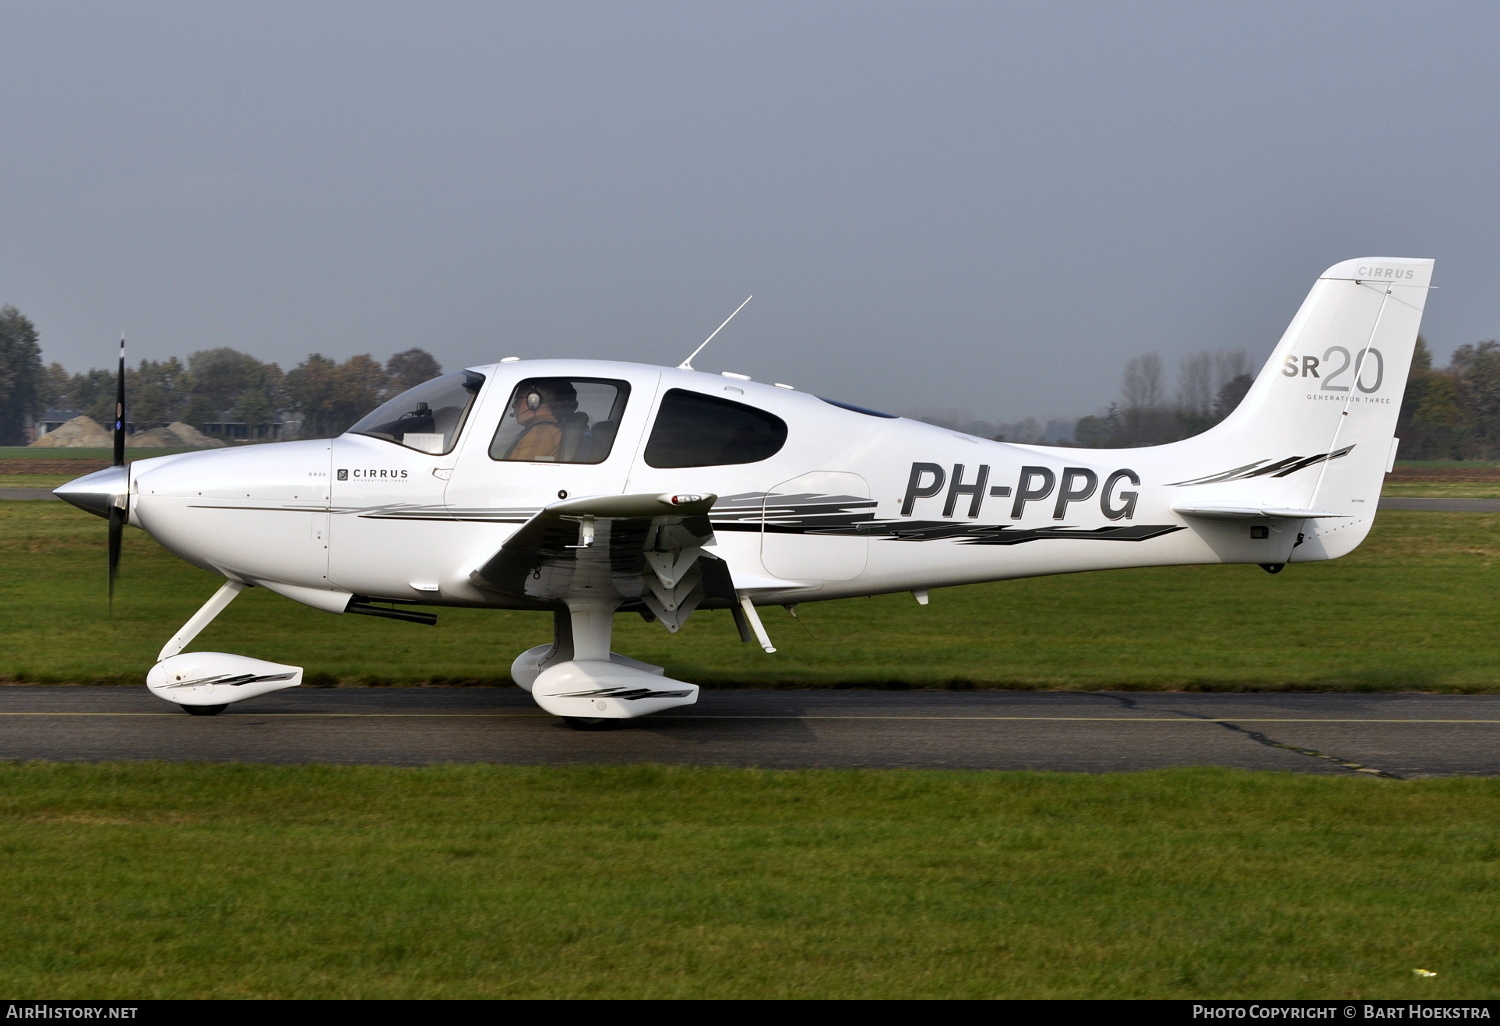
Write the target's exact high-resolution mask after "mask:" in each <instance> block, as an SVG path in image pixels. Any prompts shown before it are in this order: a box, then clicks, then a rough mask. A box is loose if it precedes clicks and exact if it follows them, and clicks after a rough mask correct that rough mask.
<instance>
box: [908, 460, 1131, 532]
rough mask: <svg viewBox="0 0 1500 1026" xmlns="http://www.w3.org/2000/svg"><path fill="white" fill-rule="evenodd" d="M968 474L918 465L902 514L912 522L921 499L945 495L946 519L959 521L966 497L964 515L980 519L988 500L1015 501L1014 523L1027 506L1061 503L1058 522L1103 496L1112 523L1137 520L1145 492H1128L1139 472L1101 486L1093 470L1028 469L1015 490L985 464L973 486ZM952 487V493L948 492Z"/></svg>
mask: <svg viewBox="0 0 1500 1026" xmlns="http://www.w3.org/2000/svg"><path fill="white" fill-rule="evenodd" d="M966 473H967V471H966V470H965V468H964V465H963V464H962V463H955V464H954V465H953V469H952V471H951V472H950V471H948V470H946V469H945V468H943V467H942V466H940V465H939V464H936V463H913V464H912V465H911V474H910V475H909V476H908V477H907V479H906V494H905V495H904V496H903V497H902V499H901V515H902V516H903V517H909V516H911V515H912V514H913V512H914V511H915V509H916V505H917V500H918V499H931V498H936V497H937V496H939V495H943V496H944V499H943V516H944V517H951V516H953V513H954V510H955V509H957V508H958V505H959V501H960V497H963V498H966V499H967V500H968V502H967V503H966V505H967V509H965V510H964V514H965V515H966V516H967V517H969V518H970V519H971V520H972V519H977V518H978V516H979V511H980V508H981V507H982V506H983V505H984V500H985V499H986V498H996V499H1010V500H1011V501H1010V518H1011V519H1012V520H1020V519H1021V517H1022V516H1024V515H1025V513H1026V504H1027V503H1030V502H1042V501H1043V500H1046V499H1049V498H1052V497H1053V495H1054V493H1055V495H1056V498H1055V499H1053V502H1052V519H1053V520H1061V519H1063V518H1064V517H1066V516H1067V515H1068V507H1069V506H1071V505H1073V504H1074V503H1078V502H1087V501H1088V500H1090V499H1092V498H1093V497H1094V496H1095V495H1097V496H1098V501H1099V511H1100V512H1101V513H1103V514H1104V516H1105V517H1107V518H1108V519H1110V520H1129V519H1131V518H1132V517H1134V516H1135V503H1136V499H1138V498H1139V497H1140V493H1139V492H1136V491H1133V490H1130V491H1127V490H1125V487H1124V486H1126V485H1130V486H1132V487H1138V486H1139V485H1140V483H1141V478H1140V475H1139V474H1137V473H1136V472H1135V471H1133V470H1128V469H1121V470H1116V471H1115V472H1114V473H1112V474H1110V475H1109V476H1108V477H1106V478H1105V479H1104V484H1103V487H1102V488H1101V487H1100V484H1099V474H1098V473H1097V472H1096V471H1093V470H1090V469H1089V468H1088V467H1063V468H1062V471H1061V472H1058V471H1057V470H1054V469H1053V468H1051V467H1040V466H1038V467H1022V468H1021V471H1020V476H1019V477H1018V478H1017V480H1016V483H1015V485H1013V486H1012V485H992V484H990V468H989V466H988V465H987V464H983V463H981V464H980V465H979V466H978V467H976V468H975V470H974V477H973V480H972V481H965V480H964V475H965V474H966ZM945 486H946V489H945Z"/></svg>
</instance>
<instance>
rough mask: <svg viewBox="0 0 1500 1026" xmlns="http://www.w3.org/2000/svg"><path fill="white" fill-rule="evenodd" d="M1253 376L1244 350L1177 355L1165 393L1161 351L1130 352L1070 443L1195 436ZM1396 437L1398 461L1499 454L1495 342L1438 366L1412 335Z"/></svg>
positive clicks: (1498, 351)
mask: <svg viewBox="0 0 1500 1026" xmlns="http://www.w3.org/2000/svg"><path fill="white" fill-rule="evenodd" d="M1254 380H1255V378H1254V375H1252V374H1251V373H1250V371H1249V366H1248V362H1247V360H1246V358H1245V354H1244V353H1242V352H1221V353H1209V352H1203V353H1197V354H1194V355H1191V356H1185V357H1183V358H1182V359H1181V361H1180V363H1179V366H1178V380H1177V390H1176V394H1175V396H1169V395H1168V391H1167V382H1166V369H1165V365H1164V364H1163V361H1162V359H1161V357H1160V356H1159V355H1158V354H1156V353H1147V354H1145V355H1144V356H1137V357H1134V358H1132V359H1131V360H1129V361H1127V363H1126V364H1125V373H1124V377H1123V381H1122V383H1121V385H1122V387H1121V396H1120V400H1119V401H1118V402H1115V403H1111V404H1110V406H1109V408H1108V409H1107V410H1106V411H1105V412H1103V413H1101V414H1097V415H1094V416H1089V417H1082V418H1080V419H1079V420H1078V422H1077V424H1075V425H1074V428H1073V436H1074V437H1073V442H1074V444H1075V445H1080V446H1085V447H1090V448H1113V447H1118V446H1132V445H1159V444H1161V443H1162V442H1172V441H1176V440H1177V439H1180V438H1187V437H1189V436H1191V435H1196V434H1199V433H1200V432H1203V431H1206V430H1208V429H1209V428H1211V427H1213V426H1214V425H1215V424H1217V423H1218V422H1219V421H1221V420H1223V419H1224V418H1225V417H1227V416H1229V414H1230V413H1232V412H1234V408H1235V407H1236V406H1238V405H1239V404H1240V400H1241V399H1243V398H1244V397H1245V393H1246V392H1247V391H1249V389H1250V385H1251V383H1252V382H1253V381H1254ZM1396 435H1397V437H1398V438H1400V439H1401V450H1400V452H1401V458H1402V459H1409V460H1479V459H1496V458H1500V341H1496V340H1494V339H1491V340H1490V341H1487V342H1476V343H1472V344H1469V345H1462V346H1459V347H1458V348H1457V349H1455V350H1454V351H1453V356H1452V357H1451V358H1450V359H1449V361H1448V366H1447V367H1443V368H1437V367H1434V366H1433V365H1432V351H1431V350H1430V349H1429V348H1428V346H1427V340H1426V339H1424V338H1422V337H1421V336H1418V337H1417V344H1416V351H1415V353H1414V354H1413V356H1412V366H1411V374H1410V376H1409V377H1408V378H1407V382H1406V391H1405V393H1404V395H1403V396H1402V400H1401V413H1400V419H1399V420H1398V421H1397V426H1396Z"/></svg>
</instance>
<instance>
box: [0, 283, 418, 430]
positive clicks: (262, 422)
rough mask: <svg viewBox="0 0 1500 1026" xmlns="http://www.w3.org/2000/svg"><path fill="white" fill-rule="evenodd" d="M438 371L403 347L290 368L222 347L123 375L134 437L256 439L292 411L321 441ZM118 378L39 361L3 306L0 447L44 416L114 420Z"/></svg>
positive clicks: (32, 333) (29, 337)
mask: <svg viewBox="0 0 1500 1026" xmlns="http://www.w3.org/2000/svg"><path fill="white" fill-rule="evenodd" d="M442 372H443V369H442V367H441V366H440V365H439V364H438V362H437V360H436V359H434V358H433V356H432V354H430V353H428V352H426V351H425V350H423V349H416V348H413V349H408V350H406V351H404V352H400V353H397V354H395V355H394V356H392V357H391V358H390V359H388V360H387V361H386V362H385V363H384V364H381V363H380V362H379V361H377V360H376V359H375V358H374V357H372V356H369V355H361V356H353V357H350V358H349V359H348V360H345V361H343V362H342V363H340V362H338V361H336V360H332V359H329V358H328V357H326V356H323V355H321V354H319V353H313V354H312V355H310V356H308V358H307V359H306V360H304V361H302V362H301V363H300V364H298V365H297V366H295V367H293V368H292V369H291V370H289V371H283V370H282V369H281V368H280V367H279V366H278V365H276V364H275V363H264V362H262V361H260V360H257V359H256V358H255V357H253V356H250V355H248V354H246V353H242V352H239V351H238V350H235V349H230V348H228V347H219V348H216V349H204V350H201V351H199V352H196V353H193V354H191V355H190V356H188V357H187V359H186V360H180V359H178V358H177V357H175V356H174V357H172V358H170V359H167V360H142V361H140V363H139V364H137V365H136V366H134V367H127V368H126V370H125V391H126V396H127V403H128V407H127V413H128V416H129V420H130V422H131V423H132V424H133V425H134V426H135V428H136V429H137V430H142V429H145V428H150V427H156V426H160V425H164V424H170V423H172V422H173V421H185V422H186V423H188V424H192V425H193V426H195V427H201V426H202V425H204V424H221V423H225V422H230V423H235V424H243V425H245V426H246V429H247V433H248V435H249V437H252V438H255V437H263V436H265V435H267V434H268V433H269V430H268V429H269V428H270V426H271V425H273V424H276V423H280V422H282V420H283V418H284V417H285V416H286V415H288V414H290V415H291V416H292V417H293V418H294V419H297V420H300V421H301V426H300V429H299V431H298V434H299V435H300V436H301V437H304V438H327V437H331V436H333V435H337V434H340V433H341V432H343V431H344V430H346V429H347V428H348V427H349V426H350V425H352V424H353V423H354V422H355V421H357V420H358V419H359V418H360V417H363V416H364V415H365V414H366V413H369V412H370V411H371V410H373V409H374V408H375V407H376V406H379V405H380V404H381V403H383V402H384V401H385V400H387V399H389V398H391V397H392V396H394V395H396V394H398V393H400V392H403V391H405V390H406V389H408V388H411V387H412V386H413V385H419V384H421V383H422V382H424V381H426V380H428V379H429V378H435V377H437V376H438V375H439V374H441V373H442ZM114 404H115V371H114V370H98V369H95V370H89V371H84V372H82V373H77V374H69V373H68V371H67V370H66V369H64V368H63V367H62V365H61V364H58V363H52V364H45V365H44V363H43V360H42V350H41V346H40V343H39V339H38V336H37V331H36V328H35V326H34V325H32V323H31V321H30V320H28V319H27V318H26V317H25V316H24V315H23V314H22V313H21V312H20V311H19V310H17V309H16V308H15V307H13V306H6V307H3V308H0V445H25V444H26V442H27V441H28V438H27V434H26V431H27V428H29V427H31V426H32V425H34V424H35V423H36V422H37V420H38V418H40V416H41V415H42V414H43V413H44V412H45V411H47V410H64V411H76V412H77V413H82V414H85V415H87V416H89V417H92V418H93V419H94V420H96V421H98V422H99V423H100V424H104V425H108V424H109V423H111V422H112V421H113V419H114Z"/></svg>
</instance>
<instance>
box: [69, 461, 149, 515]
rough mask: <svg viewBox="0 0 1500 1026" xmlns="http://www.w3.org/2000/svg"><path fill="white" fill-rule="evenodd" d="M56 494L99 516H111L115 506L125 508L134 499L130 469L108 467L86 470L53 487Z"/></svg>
mask: <svg viewBox="0 0 1500 1026" xmlns="http://www.w3.org/2000/svg"><path fill="white" fill-rule="evenodd" d="M52 494H53V495H55V496H57V497H58V498H59V499H62V500H63V501H64V502H71V503H72V504H73V505H75V506H77V507H78V508H79V509H84V510H88V511H89V512H90V513H92V514H94V515H95V516H99V517H108V516H109V511H110V508H111V507H114V508H117V509H125V508H126V504H127V503H128V502H129V500H130V470H129V469H128V468H126V467H108V468H106V469H104V470H99V471H95V472H94V473H92V474H85V475H84V476H83V477H80V478H75V479H74V480H72V481H69V482H68V483H67V484H65V485H61V486H60V487H57V488H54V489H52Z"/></svg>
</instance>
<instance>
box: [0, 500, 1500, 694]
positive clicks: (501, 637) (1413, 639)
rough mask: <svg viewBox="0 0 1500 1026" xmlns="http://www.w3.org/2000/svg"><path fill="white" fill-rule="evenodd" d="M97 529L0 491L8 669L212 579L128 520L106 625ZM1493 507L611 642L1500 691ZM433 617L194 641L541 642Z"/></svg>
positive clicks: (539, 637) (355, 664)
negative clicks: (1235, 562)
mask: <svg viewBox="0 0 1500 1026" xmlns="http://www.w3.org/2000/svg"><path fill="white" fill-rule="evenodd" d="M104 535H105V529H104V524H103V522H102V521H100V520H99V519H98V518H95V517H91V516H88V515H87V514H84V513H82V512H79V511H77V510H73V509H71V508H70V507H67V506H65V505H63V504H61V503H50V502H6V503H0V621H3V622H4V623H5V625H6V629H5V631H4V632H0V681H11V682H37V683H69V682H76V683H85V682H96V683H122V684H139V683H140V682H141V680H142V679H143V676H144V674H145V672H146V670H147V669H148V668H149V667H150V666H151V664H152V663H153V662H154V661H155V657H156V652H157V650H158V649H159V648H160V647H161V645H162V644H163V643H164V642H165V640H166V639H167V638H169V637H170V636H171V635H172V633H173V632H174V631H176V630H177V628H178V627H179V626H181V624H182V623H183V622H184V621H185V620H186V619H187V618H188V616H190V615H191V614H192V612H193V611H194V610H195V609H196V608H197V606H198V605H199V604H200V603H202V602H203V600H204V599H206V598H207V597H208V596H209V595H210V594H211V593H212V592H213V590H214V588H215V587H216V586H217V580H216V579H215V578H213V577H211V576H210V575H208V574H206V573H204V572H202V571H199V570H196V569H194V568H192V567H189V566H187V565H186V564H183V563H181V562H180V561H178V560H177V559H175V558H174V557H172V556H170V555H169V554H167V553H166V552H165V551H164V550H162V549H161V548H159V547H158V546H157V545H156V544H155V542H153V541H152V540H151V539H150V538H149V537H147V536H146V535H145V534H144V533H143V532H140V531H136V530H130V531H127V532H126V536H125V537H126V544H125V559H124V564H123V573H122V578H121V581H120V586H119V591H118V593H117V596H116V602H115V610H114V615H113V616H110V615H109V614H108V613H107V610H106V605H105V588H104V540H105V539H104ZM1497 564H1500V515H1497V514H1468V513H1416V512H1412V513H1404V512H1389V511H1388V512H1386V513H1382V514H1381V515H1380V517H1379V519H1378V520H1377V522H1376V526H1375V529H1374V531H1373V532H1372V533H1371V536H1370V538H1369V539H1368V540H1367V541H1366V542H1365V544H1364V545H1363V546H1362V547H1361V548H1360V549H1358V550H1357V551H1356V552H1355V553H1353V554H1352V555H1350V556H1348V557H1346V558H1344V559H1341V560H1336V561H1332V562H1328V563H1317V564H1309V565H1304V566H1297V565H1294V566H1291V567H1288V568H1287V570H1286V571H1285V572H1283V573H1281V574H1279V575H1276V576H1271V575H1269V574H1266V573H1264V572H1262V571H1261V570H1260V569H1258V568H1256V567H1253V566H1214V567H1169V568H1158V569H1149V570H1128V571H1116V572H1111V573H1101V574H1078V575H1072V576H1064V577H1046V578H1038V579H1035V580H1027V581H1010V582H1003V583H998V584H990V585H979V586H974V587H968V588H955V589H946V590H941V591H937V592H934V593H933V596H932V604H931V605H930V606H928V607H926V608H923V607H921V606H918V605H917V604H916V603H915V602H914V601H913V600H912V599H911V597H910V596H907V595H887V596H880V597H877V598H873V599H852V600H845V601H840V602H829V603H816V604H807V605H803V606H802V607H801V608H800V609H799V610H798V615H799V617H800V622H799V621H798V620H793V619H792V618H791V617H789V616H788V615H787V614H786V613H785V612H783V611H781V610H779V609H770V610H767V611H766V621H767V626H768V628H769V630H770V632H771V634H772V638H773V640H774V641H775V642H776V644H777V646H778V648H779V651H778V652H777V654H775V655H773V656H767V655H765V654H764V653H762V652H761V651H760V650H759V649H758V648H757V647H756V646H753V645H743V644H740V643H739V641H738V638H737V635H736V633H735V631H734V628H733V626H732V625H731V622H730V619H729V615H728V614H727V613H726V612H722V611H717V612H704V613H699V614H698V615H696V616H695V617H693V619H692V620H691V621H690V622H689V623H688V625H687V627H686V628H685V629H684V630H683V632H682V633H681V634H679V635H677V636H671V635H668V634H667V633H666V631H665V630H663V629H662V628H661V626H660V625H658V624H647V623H644V622H643V621H641V620H640V619H639V618H637V617H635V616H633V615H622V616H620V617H618V619H617V621H616V622H617V630H616V635H615V637H616V639H617V640H616V649H617V650H618V651H622V652H625V653H627V654H630V655H632V656H635V657H637V658H641V659H646V660H649V661H651V662H656V663H660V664H662V665H664V666H666V667H667V669H668V672H669V673H672V674H675V675H677V676H679V677H680V678H681V679H684V680H691V681H694V682H697V683H702V684H705V685H708V686H711V687H733V686H747V685H748V686H761V687H766V686H799V687H807V686H812V687H850V686H859V687H871V686H874V687H898V688H899V687H939V688H942V687H1009V688H1032V687H1042V688H1073V689H1085V690H1092V689H1098V688H1110V689H1187V690H1244V689H1255V690H1269V689H1294V690H1360V691H1383V690H1427V691H1459V692H1495V691H1500V602H1496V601H1495V599H1496V590H1497V584H1496V581H1497V577H1496V571H1497ZM439 615H440V622H439V624H438V626H437V627H422V626H417V625H413V624H404V623H395V622H392V621H387V620H377V619H374V618H371V617H360V616H333V615H329V614H325V613H317V612H313V611H310V610H308V609H306V608H304V607H302V606H299V605H295V604H294V603H292V602H290V601H288V600H286V599H283V598H280V597H278V596H275V595H272V594H270V593H267V592H265V591H263V590H261V589H254V590H252V591H250V592H248V593H247V594H245V595H244V596H242V597H241V598H240V599H238V600H237V601H236V602H235V604H234V605H233V606H231V607H230V609H229V610H228V611H227V612H226V613H225V614H224V615H222V616H220V617H219V619H218V620H216V621H215V622H214V624H213V625H212V626H211V627H209V629H208V630H207V631H205V632H204V633H203V635H201V636H200V638H199V639H198V641H197V642H196V643H195V646H196V647H199V648H203V649H219V650H226V651H233V652H238V653H242V654H245V655H251V656H258V657H262V658H267V659H273V660H276V661H283V662H292V663H296V664H298V665H302V666H305V667H306V668H307V671H308V678H307V679H308V682H309V683H311V684H319V683H321V684H334V683H346V684H351V683H352V684H357V683H374V684H413V683H424V682H427V683H450V684H453V683H473V684H505V683H506V682H507V681H508V677H507V672H508V668H509V666H510V661H511V659H512V658H514V656H515V655H516V654H517V653H518V652H520V651H522V650H523V649H525V648H527V647H529V646H531V645H535V644H540V643H541V642H543V641H545V640H547V639H548V638H550V635H551V623H550V617H549V616H548V615H546V614H539V613H510V612H498V611H489V610H445V611H442V612H441V613H440V614H439Z"/></svg>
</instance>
